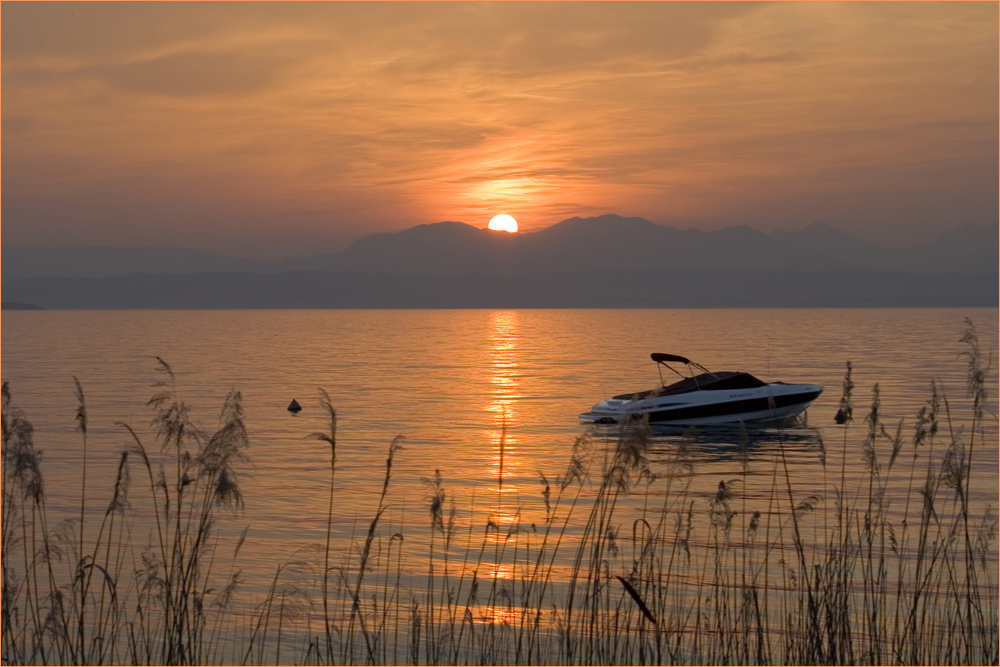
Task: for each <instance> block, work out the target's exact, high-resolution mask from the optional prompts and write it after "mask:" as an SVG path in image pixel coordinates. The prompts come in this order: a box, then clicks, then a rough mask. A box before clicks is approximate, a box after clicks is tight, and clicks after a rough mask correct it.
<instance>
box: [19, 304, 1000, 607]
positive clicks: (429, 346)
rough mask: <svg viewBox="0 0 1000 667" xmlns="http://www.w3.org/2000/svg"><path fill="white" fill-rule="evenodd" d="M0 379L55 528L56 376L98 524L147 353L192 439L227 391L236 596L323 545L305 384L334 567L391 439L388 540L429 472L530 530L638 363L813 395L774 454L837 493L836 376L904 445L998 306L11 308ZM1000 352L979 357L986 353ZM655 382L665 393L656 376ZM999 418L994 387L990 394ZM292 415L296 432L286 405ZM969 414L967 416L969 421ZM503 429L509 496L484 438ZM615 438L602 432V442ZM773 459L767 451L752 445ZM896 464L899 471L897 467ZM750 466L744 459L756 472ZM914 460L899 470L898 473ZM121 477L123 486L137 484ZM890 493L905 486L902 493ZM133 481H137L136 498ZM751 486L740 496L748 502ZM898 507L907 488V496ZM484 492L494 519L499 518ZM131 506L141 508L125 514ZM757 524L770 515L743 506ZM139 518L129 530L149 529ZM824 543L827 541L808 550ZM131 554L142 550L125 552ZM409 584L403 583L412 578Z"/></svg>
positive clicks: (721, 458)
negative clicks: (80, 398)
mask: <svg viewBox="0 0 1000 667" xmlns="http://www.w3.org/2000/svg"><path fill="white" fill-rule="evenodd" d="M4 316H5V320H6V321H5V323H4V324H5V326H4V327H3V349H4V367H3V372H4V377H3V379H4V380H5V381H9V382H10V386H11V390H12V393H13V397H14V404H15V405H17V406H19V407H21V408H22V409H24V411H25V412H26V414H27V417H28V418H29V419H30V420H31V421H32V422H33V423H34V425H35V429H36V431H35V442H36V446H37V447H39V448H40V449H42V450H43V451H44V460H43V473H44V475H45V479H46V483H47V487H46V492H47V494H48V504H49V509H50V511H53V512H56V513H59V514H62V515H64V516H66V517H69V516H73V515H74V513H75V512H78V507H79V484H80V469H79V465H80V462H81V447H80V436H79V434H77V433H74V421H73V415H74V412H75V409H76V400H75V398H74V393H73V392H74V388H73V381H72V378H73V376H74V375H75V376H76V377H77V378H79V380H80V382H81V384H82V385H83V388H84V392H85V395H86V400H87V409H88V413H89V420H90V442H89V448H90V449H89V455H88V464H87V465H88V469H87V470H88V482H87V495H88V509H89V510H90V515H89V519H88V521H89V523H90V524H92V525H90V528H93V527H94V526H96V525H97V524H98V523H99V522H100V517H101V516H102V515H103V511H104V509H105V508H106V506H107V502H108V500H109V498H110V493H111V491H112V486H113V483H114V474H115V467H116V465H117V460H118V457H117V452H118V450H119V449H120V448H121V447H122V446H123V445H125V444H127V442H128V437H127V436H128V434H127V432H126V431H125V430H124V429H123V428H121V427H120V426H116V422H117V421H124V422H127V423H128V424H130V425H131V426H132V427H133V428H135V429H136V431H137V432H138V433H139V435H140V437H141V438H142V439H143V441H144V442H145V444H146V446H147V448H148V449H149V450H150V451H151V452H152V451H156V449H157V448H156V445H155V444H153V443H154V439H155V438H154V436H155V433H153V432H152V429H151V428H150V426H149V422H150V418H151V412H150V410H149V409H148V408H147V407H146V401H147V400H148V399H149V397H150V396H151V395H152V394H153V393H154V391H156V390H155V389H153V388H152V387H151V386H150V385H151V384H152V383H154V382H156V381H158V380H161V379H164V378H163V376H161V375H159V374H158V373H156V371H155V366H156V361H155V356H160V357H161V358H163V359H164V360H165V361H167V362H168V363H169V364H170V365H171V367H172V368H173V369H174V371H175V373H176V377H177V389H178V391H179V393H180V396H181V398H182V399H183V400H185V401H186V402H187V403H188V404H189V406H190V407H191V408H192V411H193V416H194V418H195V421H196V422H197V423H198V424H200V425H201V426H202V427H203V428H204V429H205V430H206V431H209V432H211V431H212V430H214V428H215V427H216V420H217V418H218V410H219V409H220V407H221V406H222V402H223V400H224V398H225V395H226V393H227V392H228V391H229V390H230V389H231V388H236V389H238V390H240V391H241V392H242V393H243V399H244V407H245V410H246V424H247V428H248V430H249V435H250V442H251V446H250V448H249V450H248V452H247V453H248V454H249V456H250V458H251V461H252V462H253V466H252V469H250V470H249V473H250V474H249V475H248V476H247V477H246V478H245V479H243V480H242V487H243V492H244V494H245V500H246V509H245V512H244V513H243V514H242V515H240V516H237V517H235V518H233V519H231V520H227V522H225V524H224V525H221V526H220V530H221V531H222V534H223V535H229V536H233V535H236V534H238V533H239V531H240V530H242V528H243V527H244V526H246V525H249V527H250V528H249V533H248V537H247V542H246V545H245V546H244V547H243V548H244V552H243V553H244V554H245V555H248V556H247V557H248V558H249V560H248V562H247V563H245V564H244V566H245V572H246V576H245V577H244V579H245V580H246V581H247V583H248V585H249V587H250V589H251V590H260V587H262V586H266V584H267V581H268V578H269V577H270V576H271V574H272V573H273V571H274V569H275V568H276V567H277V566H278V565H279V564H281V562H283V561H284V560H285V559H288V558H290V557H292V556H293V555H294V554H295V553H296V551H297V550H298V549H300V548H302V547H305V546H307V545H310V544H317V543H321V542H322V541H323V539H324V537H325V530H326V508H327V503H328V501H329V447H328V446H327V445H326V444H325V443H322V442H319V441H317V440H314V439H310V438H308V436H309V434H311V433H313V432H317V431H319V432H323V431H327V430H328V423H327V422H326V420H325V416H324V414H323V413H322V411H321V410H320V409H319V404H318V401H317V388H319V387H322V388H325V389H326V390H327V391H328V392H329V394H330V397H331V400H332V403H333V405H334V407H335V408H336V409H337V414H338V424H337V429H338V430H337V439H338V449H337V469H336V486H337V492H336V505H335V509H334V518H335V537H336V539H337V545H336V548H337V550H338V553H340V554H342V555H344V557H346V554H348V552H349V549H350V544H351V540H352V539H353V540H354V541H355V542H356V541H357V540H360V539H362V538H363V534H364V531H365V530H366V529H367V525H368V523H369V522H370V520H371V517H372V515H373V514H374V512H375V509H376V506H377V502H378V492H379V491H380V490H381V487H382V479H383V477H384V473H385V459H386V453H387V450H388V447H389V444H390V442H391V441H392V439H393V438H394V437H395V436H396V435H398V434H402V435H404V436H405V438H406V439H405V441H403V443H402V444H403V446H404V449H403V451H401V452H400V453H399V454H398V455H397V458H396V461H395V463H394V466H393V470H392V482H391V485H390V491H389V500H388V504H389V506H390V509H389V512H388V514H387V515H386V518H385V519H384V521H383V523H384V524H385V526H386V527H385V530H386V531H389V530H391V529H392V527H393V526H397V527H398V526H406V527H407V530H410V531H412V532H410V533H408V535H407V539H409V540H413V539H421V537H420V535H421V533H420V531H421V530H426V526H427V525H428V521H429V519H428V503H429V500H428V497H429V496H428V486H427V484H426V483H425V481H424V480H425V479H427V478H432V477H433V476H434V474H435V470H439V471H440V474H441V477H442V480H443V485H444V488H445V489H446V492H447V494H448V495H447V497H448V499H449V500H448V502H449V503H450V502H451V500H452V499H454V501H455V503H456V507H457V509H458V510H459V511H460V514H459V517H460V522H461V525H462V527H463V528H464V527H465V526H468V525H469V522H470V512H471V514H472V517H471V524H472V525H473V526H476V528H475V531H474V532H476V534H477V535H478V534H480V533H479V532H477V531H481V528H482V526H484V525H485V524H486V523H487V521H488V520H489V519H490V518H493V519H494V520H496V521H497V522H498V523H500V525H504V521H507V522H509V521H510V520H511V518H512V517H513V515H514V513H515V512H516V511H517V510H518V508H520V510H521V512H522V515H521V520H522V521H523V522H527V523H530V522H533V521H536V520H538V521H540V520H541V518H542V517H544V508H543V503H542V499H541V494H540V492H541V488H542V487H541V486H540V484H539V471H541V472H543V473H544V474H545V475H546V476H547V477H548V478H549V479H550V480H553V479H555V478H556V477H557V476H559V475H561V474H563V473H564V471H565V468H566V465H567V463H568V461H569V457H570V453H571V448H572V445H573V442H574V441H575V440H576V439H577V438H579V437H580V436H581V435H583V434H584V433H585V432H586V431H587V427H586V426H585V425H584V424H582V423H580V422H579V421H578V419H577V415H578V414H579V413H581V412H584V411H586V410H588V409H589V408H590V406H591V405H592V404H593V403H595V402H597V401H598V400H601V399H603V398H605V397H606V396H609V395H612V394H617V393H622V392H626V391H634V390H640V389H646V388H650V387H652V386H655V384H656V383H657V382H658V381H659V380H658V378H657V374H656V368H655V366H654V364H653V363H652V362H651V361H650V360H649V353H650V352H654V351H658V352H671V353H677V354H683V355H686V356H688V357H689V358H691V359H693V360H695V361H698V362H700V363H702V364H704V365H705V366H707V367H708V368H710V369H712V370H745V371H748V372H751V373H753V374H756V375H758V376H759V377H761V378H762V379H765V380H769V381H773V380H781V381H785V382H808V383H816V384H820V385H823V386H825V388H826V390H825V392H824V393H823V395H822V396H821V397H820V398H819V399H818V400H817V401H816V402H815V403H814V404H813V406H812V407H811V408H810V409H809V411H808V413H807V415H808V425H809V428H808V429H804V430H799V431H796V432H794V433H792V434H790V435H789V436H788V437H787V444H786V446H787V448H788V451H789V452H790V453H791V454H790V458H789V461H790V464H791V466H792V467H791V470H790V473H791V477H792V483H793V489H794V491H795V493H796V494H802V496H806V495H808V494H810V493H815V492H817V488H818V487H821V486H822V469H821V466H820V465H819V456H820V445H819V444H818V443H819V438H822V440H823V441H824V442H825V444H826V447H827V449H828V450H829V454H828V455H829V456H830V457H831V459H832V460H833V461H834V463H835V466H836V469H837V471H838V476H839V464H840V459H839V456H840V454H839V452H840V447H841V445H840V444H839V443H840V429H839V427H836V426H835V425H834V422H833V416H834V413H835V412H836V411H837V405H838V401H839V400H840V396H841V382H842V379H843V373H844V363H845V362H846V361H847V360H850V361H851V362H852V363H853V365H854V368H855V372H854V381H855V383H856V389H855V392H854V403H855V419H856V424H855V426H854V427H853V428H855V429H856V430H858V431H859V432H863V430H864V428H865V427H864V425H863V424H862V420H863V417H864V415H865V414H866V413H867V411H868V405H869V403H870V400H871V389H872V386H873V385H874V384H875V383H876V382H877V383H879V384H880V387H881V397H882V418H883V420H884V423H885V424H886V426H887V428H889V430H894V428H895V425H896V423H897V422H898V420H899V419H900V418H905V420H906V421H905V424H904V433H905V434H906V437H907V438H909V437H910V433H911V431H910V429H911V427H912V424H913V421H914V417H915V415H916V412H917V410H918V409H919V408H920V407H921V406H922V405H923V404H924V403H925V401H926V400H927V398H928V397H929V383H930V381H931V380H936V381H938V383H939V385H940V386H943V387H944V389H945V391H946V395H947V397H948V399H949V401H950V402H951V404H952V408H953V411H955V412H958V411H959V410H958V406H960V405H964V404H965V400H964V394H965V364H964V361H963V360H961V359H958V358H957V355H958V354H959V353H960V352H962V351H963V346H962V345H961V344H960V343H959V342H958V339H959V337H960V336H961V333H962V329H963V326H964V325H963V321H962V318H963V317H966V316H968V317H970V318H971V319H973V321H974V322H975V323H976V324H977V326H978V327H979V335H980V342H981V347H982V349H983V351H984V355H985V354H987V353H988V352H989V351H991V350H992V351H994V352H995V349H996V340H997V339H996V322H997V311H996V309H979V310H975V309H973V310H960V309H939V310H930V309H925V310H920V309H916V310H905V309H900V310H879V309H872V310H861V309H859V310H519V311H489V310H472V311H465V310H444V311H427V310H399V311H368V310H365V311H44V312H6V313H4ZM994 356H995V355H994ZM665 379H666V378H665ZM987 387H988V390H989V391H990V393H991V396H990V402H991V405H992V406H994V407H993V408H992V409H993V411H994V412H995V405H996V402H995V401H996V398H995V396H996V390H997V375H996V370H995V369H994V370H993V371H991V375H990V378H989V380H988V383H987ZM293 398H295V399H297V400H298V401H299V402H300V403H301V404H302V405H303V407H304V409H303V411H302V412H301V413H300V414H299V415H298V416H292V415H291V414H289V413H288V412H287V410H286V407H287V405H288V403H289V402H290V401H291V400H292V399H293ZM964 414H965V413H964V412H963V418H964ZM504 424H506V436H505V438H504V457H503V489H502V494H501V492H500V490H499V489H498V485H497V479H498V475H499V473H500V465H501V461H500V441H501V434H502V431H503V425H504ZM988 429H989V433H990V434H991V437H990V438H988V440H987V442H986V447H985V449H978V450H976V451H975V452H974V457H975V465H974V469H973V473H972V479H971V490H972V498H973V502H974V506H975V508H976V511H977V516H978V514H981V510H982V508H983V507H984V506H985V505H986V504H987V503H990V504H992V505H993V506H994V507H995V506H996V502H997V496H998V490H997V479H998V470H997V461H998V455H997V437H996V433H997V430H996V421H995V420H993V421H990V422H989V424H988ZM615 434H616V433H615V432H614V430H613V429H604V430H603V431H601V430H599V431H598V436H599V439H600V438H601V437H608V438H612V437H613V436H614V435H615ZM679 437H680V436H679V434H678V433H672V434H671V433H666V434H663V433H661V434H658V435H657V436H656V439H655V442H654V445H653V453H652V455H651V460H652V464H653V472H654V474H661V475H662V474H665V472H666V470H665V466H664V465H663V461H664V460H666V459H667V458H668V457H669V455H670V453H671V452H672V451H674V450H675V449H676V447H677V442H678V438H679ZM768 442H770V443H771V444H768ZM774 442H776V438H775V437H774V436H773V434H772V436H771V437H770V440H768V438H765V439H764V442H763V444H761V445H760V449H759V450H758V451H756V452H754V451H752V452H751V458H750V463H749V465H750V476H749V477H748V478H747V479H748V480H750V481H748V482H747V492H748V494H751V495H757V496H758V497H765V496H766V494H767V489H768V488H769V485H770V484H771V479H772V477H773V473H774V470H773V466H774V464H775V460H774V457H773V453H774V451H775V450H774V449H773V447H772V445H774ZM695 443H696V446H695V451H694V457H695V461H696V468H697V473H698V475H699V476H698V482H697V487H696V489H695V492H696V493H697V494H699V495H701V496H702V497H703V498H705V499H706V500H707V499H708V498H710V497H711V496H712V494H714V493H715V491H716V487H717V485H718V482H719V481H720V480H729V479H731V478H734V477H737V476H739V470H740V466H739V464H738V463H737V462H736V460H735V459H734V456H733V453H734V451H736V450H738V444H735V441H734V440H732V439H729V440H728V441H722V442H715V441H713V439H712V435H711V434H708V435H702V436H699V437H698V438H697V439H696V440H695ZM906 451H908V450H905V449H904V454H903V458H906V457H907V456H908V454H906V453H905V452H906ZM861 456H862V455H861V451H860V450H858V451H848V453H847V460H846V469H847V474H848V476H849V479H848V485H847V487H848V488H855V486H856V484H857V483H858V482H857V480H859V479H861V477H860V476H861V474H862V473H863V465H862V460H861ZM755 459H756V460H755ZM907 465H908V463H907ZM138 475H139V473H138V472H136V471H134V472H133V478H134V479H139V477H138ZM903 481H905V479H904V480H903ZM133 484H134V485H140V482H133ZM751 484H754V485H756V486H754V487H753V489H751V488H750V487H751ZM902 492H903V493H905V488H904V489H902ZM498 497H502V502H500V503H499V505H501V506H498V500H497V498H498ZM137 502H138V501H137ZM750 509H762V510H766V509H767V508H766V507H761V508H748V511H749V510H750ZM149 530H150V527H149V526H144V525H142V524H141V522H140V523H138V524H137V525H136V526H135V528H134V535H137V536H139V535H142V534H143V533H144V532H146V531H149ZM815 537H816V538H817V539H818V541H819V543H820V544H821V543H822V542H823V539H824V536H823V535H820V534H817V535H816V536H815ZM139 542H142V540H141V539H140V540H139ZM407 567H412V568H414V569H415V570H417V571H419V570H420V567H419V564H418V563H416V562H411V563H408V564H407Z"/></svg>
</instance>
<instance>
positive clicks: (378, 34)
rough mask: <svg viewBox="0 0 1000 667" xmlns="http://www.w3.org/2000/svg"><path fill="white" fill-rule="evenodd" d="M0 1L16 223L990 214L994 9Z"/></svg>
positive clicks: (321, 232) (66, 233)
mask: <svg viewBox="0 0 1000 667" xmlns="http://www.w3.org/2000/svg"><path fill="white" fill-rule="evenodd" d="M3 18H4V21H3V23H2V30H3V35H2V36H3V42H2V48H3V81H4V83H3V86H4V90H3V93H4V102H5V105H4V123H3V135H4V136H3V138H4V140H5V146H4V154H3V167H4V176H5V178H4V183H3V195H4V212H5V213H8V215H7V216H6V220H5V222H7V234H6V240H7V241H8V243H10V242H12V241H13V242H24V243H40V242H43V240H45V239H50V238H52V237H53V236H54V235H58V236H60V237H62V238H66V239H67V240H69V241H71V242H74V243H85V242H88V241H89V242H95V243H96V242H114V239H120V240H122V241H123V242H162V240H163V239H166V238H171V239H174V240H175V242H176V239H177V238H178V237H182V238H190V239H191V240H190V244H191V245H198V244H202V246H204V245H206V244H209V245H212V249H221V248H219V244H222V243H226V244H232V243H238V244H242V245H241V246H240V247H239V248H235V249H236V250H240V251H243V252H247V253H260V252H264V250H263V249H264V248H267V249H268V250H269V251H270V252H272V253H282V252H286V251H287V252H291V251H293V249H294V247H297V245H298V244H300V243H302V242H303V240H305V242H308V243H309V244H311V245H313V246H320V247H331V248H332V247H335V246H337V245H338V244H340V243H343V242H344V241H345V240H347V239H349V238H351V237H354V236H357V235H359V234H362V233H366V232H370V231H379V230H382V229H398V228H403V227H406V226H410V225H412V224H417V223H421V222H433V221H436V220H443V219H460V220H466V221H469V222H473V223H482V224H485V221H486V220H488V219H489V217H490V216H491V215H492V214H493V213H495V212H498V211H500V210H505V211H507V212H510V213H513V214H514V215H516V216H517V217H518V219H519V220H520V221H521V223H522V227H524V228H526V229H530V228H531V227H532V226H537V225H544V224H551V223H552V222H554V221H556V220H558V219H560V218H561V217H568V216H570V215H576V214H579V213H586V212H604V211H614V212H619V213H622V214H626V215H643V216H645V217H648V218H650V219H653V220H657V221H661V222H667V223H669V222H678V221H684V222H685V223H686V224H688V223H689V224H700V225H704V226H720V225H723V224H727V223H732V224H737V223H742V222H752V223H754V224H758V225H761V226H765V227H766V226H789V225H796V224H801V223H805V222H810V221H812V220H814V219H818V218H825V219H827V220H828V221H830V222H835V223H837V224H840V225H842V226H845V227H850V226H851V225H852V224H853V225H855V226H856V229H855V230H854V231H859V230H860V231H862V232H864V233H867V234H868V235H869V236H870V237H879V235H880V234H881V235H882V237H881V238H879V240H880V241H882V242H886V240H887V238H885V237H886V236H887V235H890V234H898V230H899V228H900V227H901V226H908V228H910V229H911V230H913V233H916V234H921V233H923V234H927V233H930V232H931V231H932V230H933V229H935V228H937V227H939V226H940V225H942V224H944V223H945V222H951V223H953V222H955V221H957V222H964V221H967V220H973V219H975V220H979V221H987V220H995V219H996V217H997V216H996V210H997V209H996V206H997V202H996V196H995V190H996V188H995V185H996V178H995V174H996V164H997V125H996V117H997V114H998V107H997V98H998V92H997V80H998V73H997V59H996V53H997V49H998V44H997V32H996V25H997V20H998V10H997V6H996V4H991V3H940V4H939V3H887V4H883V3H874V4H873V3H777V4H759V3H673V2H671V3H657V2H643V3H601V2H588V3H531V2H529V3H475V2H459V3H420V2H413V3H409V2H407V3H363V2H361V3H351V2H344V3H341V2H337V3H293V4H285V3H246V4H242V3H127V2H126V3H67V4H62V3H12V4H8V5H5V6H4V8H3ZM958 172H961V173H967V174H969V175H970V178H971V180H969V178H966V179H964V180H962V181H960V182H956V179H955V178H954V177H953V175H954V174H955V173H958ZM976 174H985V176H976ZM991 174H992V175H993V176H992V178H993V180H992V186H988V185H984V184H988V183H989V178H987V177H989V176H990V175H991ZM915 200H916V201H923V202H924V203H925V204H927V203H929V202H933V203H934V205H933V206H925V207H924V209H925V210H926V211H927V213H925V214H921V212H920V211H921V207H920V206H919V205H914V201H915ZM949 207H950V208H949ZM942 208H947V209H948V210H950V211H951V212H952V217H951V220H949V221H942V220H941V219H939V217H938V218H936V217H934V216H940V211H941V210H942ZM11 212H13V213H15V215H10V213H11ZM276 225H280V227H281V229H283V230H285V232H284V233H278V232H276V231H275V229H276V227H275V226H276ZM879 225H882V226H881V227H880V226H879ZM195 230H197V234H198V235H197V236H194V234H195V233H196V232H195ZM880 230H881V231H880ZM109 235H111V236H112V237H113V238H109ZM188 235H191V236H188ZM282 239H295V240H294V241H288V242H287V243H286V242H284V241H283V240H282ZM283 244H284V245H283Z"/></svg>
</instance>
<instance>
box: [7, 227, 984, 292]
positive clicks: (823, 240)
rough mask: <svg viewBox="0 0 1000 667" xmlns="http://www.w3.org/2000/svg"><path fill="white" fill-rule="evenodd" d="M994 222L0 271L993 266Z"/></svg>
mask: <svg viewBox="0 0 1000 667" xmlns="http://www.w3.org/2000/svg"><path fill="white" fill-rule="evenodd" d="M997 246H998V234H997V228H996V227H992V228H987V227H985V226H983V225H977V224H968V225H965V226H964V227H960V228H958V229H955V230H952V231H950V232H948V233H946V234H944V235H942V236H941V237H939V238H938V239H936V240H935V241H933V242H931V243H929V244H925V245H922V246H919V247H916V248H910V249H905V250H902V249H893V248H883V247H881V246H877V245H874V244H871V243H868V242H866V241H862V240H860V239H857V238H855V237H853V236H851V235H850V234H847V233H846V232H843V231H841V230H840V229H838V228H836V227H833V226H831V225H828V224H824V223H821V222H816V223H813V224H811V225H809V226H807V227H804V228H802V229H798V230H795V231H781V230H778V231H774V232H771V233H770V234H765V233H763V232H760V231H757V230H755V229H751V228H750V227H746V226H736V227H727V228H724V229H719V230H715V231H701V230H697V229H677V228H674V227H668V226H665V225H657V224H654V223H652V222H650V221H648V220H645V219H643V218H625V217H621V216H617V215H603V216H600V217H594V218H569V219H568V220H563V221H562V222H559V223H557V224H555V225H552V226H551V227H546V228H544V229H541V230H539V231H536V232H520V233H517V234H509V233H507V232H496V231H491V230H488V229H480V228H477V227H473V226H471V225H467V224H465V223H462V222H439V223H433V224H426V225H418V226H416V227H411V228H410V229H406V230H404V231H401V232H395V233H382V234H372V235H370V236H365V237H362V238H360V239H358V240H357V241H355V242H354V243H352V244H351V245H350V246H349V247H348V248H347V249H346V250H344V251H343V252H341V253H339V254H323V255H311V256H301V257H289V258H286V259H282V260H279V261H274V262H267V261H263V260H256V259H245V258H238V257H228V256H224V255H218V254H213V253H207V252H202V251H198V250H191V249H187V248H176V247H152V246H134V247H114V246H92V247H85V248H66V247H61V248H60V247H57V248H16V247H13V248H12V247H4V248H3V280H4V281H8V280H13V279H19V278H34V277H42V276H45V277H63V278H104V277H112V276H117V275H126V274H129V273H171V274H178V275H180V274H191V273H235V272H246V273H261V274H272V273H280V272H283V271H302V270H308V271H330V272H344V271H356V272H361V273H389V274H422V275H438V276H458V275H463V274H466V273H485V274H488V275H511V274H521V273H528V274H534V273H577V272H580V271H631V270H659V269H663V270H669V269H727V270H730V269H772V270H773V269H822V270H850V269H858V268H869V269H875V270H880V271H887V270H888V271H907V272H913V273H945V272H962V273H992V272H996V271H997V264H998V253H997Z"/></svg>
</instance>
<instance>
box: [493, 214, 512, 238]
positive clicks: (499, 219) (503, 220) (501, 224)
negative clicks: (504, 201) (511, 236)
mask: <svg viewBox="0 0 1000 667" xmlns="http://www.w3.org/2000/svg"><path fill="white" fill-rule="evenodd" d="M490 229H495V230H497V231H501V232H511V233H513V232H516V231H517V220H515V219H514V218H512V217H511V216H509V215H507V214H506V213H501V214H500V215H495V216H493V219H492V220H490Z"/></svg>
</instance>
